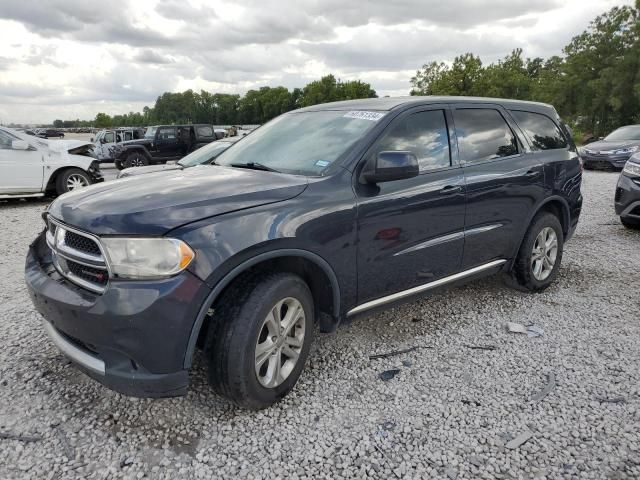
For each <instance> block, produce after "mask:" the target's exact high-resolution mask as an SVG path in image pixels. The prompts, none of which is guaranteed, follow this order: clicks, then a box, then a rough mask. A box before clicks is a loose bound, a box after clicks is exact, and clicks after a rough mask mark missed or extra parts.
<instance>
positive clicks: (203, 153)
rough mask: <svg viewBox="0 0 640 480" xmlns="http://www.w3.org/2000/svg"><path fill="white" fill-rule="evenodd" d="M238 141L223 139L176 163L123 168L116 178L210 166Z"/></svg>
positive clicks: (238, 138)
mask: <svg viewBox="0 0 640 480" xmlns="http://www.w3.org/2000/svg"><path fill="white" fill-rule="evenodd" d="M238 140H240V137H235V138H225V139H222V140H217V141H215V142H211V143H209V144H208V145H205V146H204V147H201V148H199V149H197V150H195V151H193V152H191V153H190V154H189V155H187V156H186V157H184V158H182V159H181V160H178V161H177V162H176V163H171V164H169V163H165V164H160V165H148V166H146V167H131V168H125V169H124V170H121V171H120V172H119V173H118V177H117V178H127V177H134V176H138V175H145V174H147V173H155V172H166V171H169V170H184V169H185V168H191V167H195V166H198V165H211V164H214V162H215V159H216V158H218V156H219V155H220V154H221V153H222V152H224V151H225V150H226V149H227V148H229V147H230V146H231V145H233V144H234V143H235V142H237V141H238Z"/></svg>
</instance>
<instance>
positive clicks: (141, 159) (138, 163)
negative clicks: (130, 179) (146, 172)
mask: <svg viewBox="0 0 640 480" xmlns="http://www.w3.org/2000/svg"><path fill="white" fill-rule="evenodd" d="M147 165H149V160H147V157H145V156H144V155H143V154H141V153H140V152H132V153H130V154H129V155H127V159H126V160H125V161H124V168H131V167H144V166H147Z"/></svg>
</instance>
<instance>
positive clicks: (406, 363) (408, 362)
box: [402, 360, 413, 368]
mask: <svg viewBox="0 0 640 480" xmlns="http://www.w3.org/2000/svg"><path fill="white" fill-rule="evenodd" d="M402 365H403V366H404V367H407V368H409V367H410V366H412V365H413V362H412V361H411V360H402Z"/></svg>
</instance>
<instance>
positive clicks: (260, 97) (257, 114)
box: [56, 75, 376, 128]
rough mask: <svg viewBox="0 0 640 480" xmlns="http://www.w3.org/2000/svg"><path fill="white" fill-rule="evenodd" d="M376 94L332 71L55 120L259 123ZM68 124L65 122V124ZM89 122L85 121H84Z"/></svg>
mask: <svg viewBox="0 0 640 480" xmlns="http://www.w3.org/2000/svg"><path fill="white" fill-rule="evenodd" d="M371 97H376V92H375V90H373V89H372V88H371V85H369V84H368V83H364V82H361V81H359V80H355V81H349V82H341V81H340V80H336V78H335V77H334V76H333V75H327V76H326V77H322V78H321V79H320V80H318V81H315V82H311V83H310V84H308V85H307V86H306V87H304V88H303V89H301V88H294V89H293V90H291V91H290V90H288V89H287V88H285V87H262V88H260V89H258V90H249V91H248V92H247V93H246V94H245V95H244V96H242V97H241V96H240V95H231V94H227V93H210V92H207V91H205V90H201V91H200V93H197V92H194V91H193V90H187V91H185V92H181V93H180V92H178V93H171V92H165V93H163V94H162V95H161V96H159V97H158V98H157V99H156V103H155V105H154V106H153V107H144V108H143V109H142V112H141V113H140V112H129V113H125V114H124V115H114V116H113V117H110V116H109V115H107V114H105V113H99V114H98V115H96V118H95V120H94V121H93V122H80V121H79V120H75V121H68V122H67V121H65V122H62V120H56V122H61V123H62V124H64V126H69V127H80V126H85V125H84V123H86V124H92V125H93V126H96V127H98V128H105V127H136V126H146V125H154V124H169V125H171V124H181V123H209V124H213V125H234V124H245V125H251V124H262V123H264V122H267V121H269V120H271V119H272V118H274V117H277V116H278V115H280V114H282V113H285V112H288V111H290V110H294V109H296V108H300V107H303V106H308V105H315V104H317V103H324V102H332V101H336V100H352V99H356V98H371ZM67 124H68V125H67ZM86 126H88V125H86Z"/></svg>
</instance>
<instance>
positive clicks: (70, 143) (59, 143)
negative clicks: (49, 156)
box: [48, 140, 93, 153]
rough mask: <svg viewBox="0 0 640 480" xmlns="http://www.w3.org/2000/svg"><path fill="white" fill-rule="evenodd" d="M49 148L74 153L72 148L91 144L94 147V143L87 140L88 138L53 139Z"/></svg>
mask: <svg viewBox="0 0 640 480" xmlns="http://www.w3.org/2000/svg"><path fill="white" fill-rule="evenodd" d="M48 144H49V149H50V150H51V151H52V152H69V153H72V152H71V150H75V149H77V148H80V147H86V146H91V147H93V143H91V142H87V141H86V140H53V141H49V142H48Z"/></svg>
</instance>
